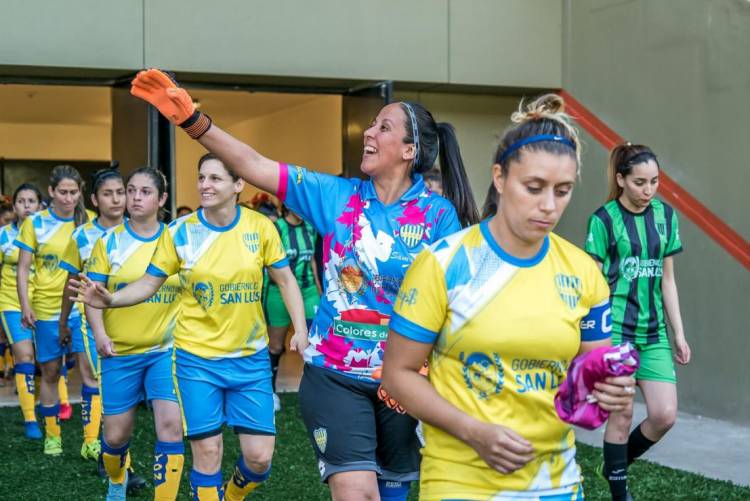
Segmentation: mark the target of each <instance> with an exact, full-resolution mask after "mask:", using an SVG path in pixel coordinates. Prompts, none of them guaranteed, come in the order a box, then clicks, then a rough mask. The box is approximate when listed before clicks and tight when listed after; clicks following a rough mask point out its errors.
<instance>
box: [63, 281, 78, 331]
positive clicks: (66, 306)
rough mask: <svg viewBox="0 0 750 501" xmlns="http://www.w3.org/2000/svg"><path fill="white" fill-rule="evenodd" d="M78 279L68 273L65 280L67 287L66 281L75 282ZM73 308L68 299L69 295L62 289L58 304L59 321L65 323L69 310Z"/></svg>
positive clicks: (71, 302)
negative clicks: (60, 299) (71, 280)
mask: <svg viewBox="0 0 750 501" xmlns="http://www.w3.org/2000/svg"><path fill="white" fill-rule="evenodd" d="M76 278H78V277H77V276H76V275H74V274H73V273H68V278H67V279H66V280H65V284H66V285H67V283H68V280H70V279H73V280H75V279H76ZM72 308H73V301H72V300H71V299H70V293H69V291H68V290H67V288H65V289H63V295H62V301H61V303H60V321H65V320H67V319H68V317H69V316H70V310H71V309H72Z"/></svg>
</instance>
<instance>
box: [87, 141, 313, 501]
mask: <svg viewBox="0 0 750 501" xmlns="http://www.w3.org/2000/svg"><path fill="white" fill-rule="evenodd" d="M199 169H200V170H199V175H198V190H199V192H200V199H201V208H200V209H199V210H198V211H196V212H194V213H192V214H190V215H188V216H185V217H183V218H181V219H178V220H176V221H174V222H173V223H172V224H171V225H170V227H169V230H168V231H164V232H162V234H161V236H160V238H159V241H158V243H157V249H156V251H155V253H154V257H153V258H152V259H151V264H150V265H149V267H148V269H147V272H146V275H145V276H144V277H143V278H141V279H139V280H136V281H135V282H133V283H131V284H130V285H128V286H127V287H124V288H123V289H121V290H117V291H116V292H115V291H114V290H106V289H104V288H103V287H101V285H92V284H91V283H90V282H88V281H87V279H85V278H84V285H83V286H81V285H80V284H75V283H74V284H73V285H74V286H76V287H78V290H79V291H80V294H81V296H82V299H83V300H84V301H86V302H87V303H88V304H91V305H93V306H95V307H106V308H113V307H121V306H130V305H133V304H137V303H140V302H141V301H144V300H148V301H154V300H155V299H154V298H157V297H158V293H157V294H156V296H154V293H155V292H156V291H157V289H158V288H159V287H160V286H161V285H162V284H163V283H164V281H165V280H166V279H167V277H168V276H170V275H174V274H179V277H180V284H181V286H182V289H181V293H180V296H179V301H180V309H179V313H178V315H177V324H176V327H175V330H174V339H175V354H174V374H175V383H176V391H177V395H178V398H179V399H180V406H181V410H182V416H183V422H184V425H185V434H186V435H187V437H188V439H190V443H191V447H192V451H193V469H192V471H191V473H190V484H191V487H192V490H193V496H194V498H195V499H201V500H203V499H209V500H216V499H222V476H221V469H220V468H221V457H222V450H223V443H222V435H221V431H222V427H223V425H224V423H228V424H229V425H230V426H233V427H234V430H235V432H236V433H238V434H239V438H240V447H241V449H242V456H241V457H240V458H239V459H238V460H237V464H236V467H235V470H234V474H233V475H232V477H231V479H230V481H229V482H228V484H227V486H226V490H225V491H224V493H223V496H224V497H223V499H227V500H238V499H244V497H245V496H246V495H247V494H248V493H249V492H250V491H252V490H253V489H255V488H256V487H257V486H258V485H259V484H260V483H261V482H263V481H264V480H266V479H267V478H268V476H269V475H270V473H271V458H272V455H273V448H274V435H275V426H274V411H273V391H272V389H271V371H270V370H269V360H268V350H267V346H268V335H267V333H266V325H265V320H264V318H263V310H262V304H261V297H260V296H261V289H262V286H263V284H262V281H263V280H262V277H263V268H264V267H268V270H269V274H270V276H271V277H272V278H273V280H274V281H275V282H276V283H277V284H278V285H279V288H280V290H281V294H282V297H283V298H284V301H285V303H286V306H287V309H288V311H289V312H290V314H291V317H292V323H293V324H294V328H295V332H296V334H295V336H294V337H293V338H292V349H293V350H295V351H296V350H298V348H299V347H302V346H304V344H305V341H306V339H307V328H306V326H305V311H304V305H303V303H302V295H301V293H300V291H299V287H298V286H297V282H296V280H295V278H294V275H293V274H292V272H291V270H290V269H289V266H288V261H287V259H286V256H285V254H284V249H283V247H282V246H281V241H280V240H279V235H278V232H277V231H276V229H275V228H274V226H273V224H272V223H271V221H269V220H268V218H266V217H265V216H262V215H261V214H258V213H257V212H255V211H252V210H250V209H246V208H244V207H240V206H238V205H237V197H238V195H239V194H240V193H241V192H242V189H243V188H244V182H243V181H242V180H241V179H240V178H239V177H237V176H236V175H235V174H234V173H233V172H232V171H230V170H229V169H228V168H227V167H226V166H225V165H224V164H223V163H222V162H221V161H220V160H218V159H216V158H215V157H212V156H210V155H206V156H204V157H202V158H201V160H200V163H199ZM152 296H153V297H152ZM148 298H151V299H148ZM102 379H103V381H106V375H105V373H104V371H103V373H102ZM106 399H107V391H106V389H105V390H104V404H105V409H104V411H105V415H106V413H107V407H106V404H107V400H106ZM105 425H106V422H105Z"/></svg>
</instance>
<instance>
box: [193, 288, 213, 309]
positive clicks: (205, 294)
mask: <svg viewBox="0 0 750 501" xmlns="http://www.w3.org/2000/svg"><path fill="white" fill-rule="evenodd" d="M193 297H194V298H195V300H196V301H198V305H200V307H201V308H202V309H203V311H208V309H209V308H210V307H211V306H212V305H213V304H214V286H213V285H211V284H210V283H207V282H198V283H196V284H195V285H194V286H193Z"/></svg>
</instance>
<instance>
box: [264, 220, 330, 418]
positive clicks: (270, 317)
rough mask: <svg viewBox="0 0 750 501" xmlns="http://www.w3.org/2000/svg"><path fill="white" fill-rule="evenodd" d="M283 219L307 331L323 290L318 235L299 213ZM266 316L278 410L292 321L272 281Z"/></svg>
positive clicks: (284, 240) (280, 226)
mask: <svg viewBox="0 0 750 501" xmlns="http://www.w3.org/2000/svg"><path fill="white" fill-rule="evenodd" d="M281 212H282V214H283V217H282V218H281V219H279V220H278V221H276V223H275V225H276V229H278V230H279V235H280V236H281V244H282V245H283V246H284V251H285V252H286V256H287V259H289V268H291V270H292V273H294V276H295V278H296V279H297V284H299V288H300V291H302V299H303V301H304V302H305V320H306V321H307V325H308V328H309V327H310V325H311V324H312V319H313V317H314V316H315V310H316V309H317V308H318V303H320V294H321V290H322V289H321V287H320V282H319V281H318V271H317V267H316V265H315V243H316V241H317V239H318V234H317V232H316V231H315V228H313V227H312V225H311V224H310V223H307V222H305V221H303V220H302V219H301V218H300V217H299V216H298V215H297V214H295V213H294V212H292V211H291V210H289V209H287V208H286V207H282V208H281ZM265 313H266V321H267V322H268V353H269V355H270V357H271V371H272V373H273V377H272V383H273V391H274V395H273V400H274V408H275V409H276V410H279V407H280V405H279V397H278V396H277V395H276V376H277V372H278V368H279V360H280V359H281V355H282V354H283V353H284V349H285V347H284V343H285V341H286V333H287V331H288V330H289V325H290V323H291V319H290V317H289V312H288V311H286V308H285V307H284V301H283V298H282V297H281V291H280V290H279V287H278V286H277V285H276V284H275V283H274V282H273V280H269V283H268V287H267V288H266V296H265Z"/></svg>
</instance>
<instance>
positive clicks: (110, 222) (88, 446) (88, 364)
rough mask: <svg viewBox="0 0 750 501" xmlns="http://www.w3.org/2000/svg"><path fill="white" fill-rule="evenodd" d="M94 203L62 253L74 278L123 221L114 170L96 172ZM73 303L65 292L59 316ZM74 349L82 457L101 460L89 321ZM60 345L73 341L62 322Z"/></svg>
mask: <svg viewBox="0 0 750 501" xmlns="http://www.w3.org/2000/svg"><path fill="white" fill-rule="evenodd" d="M91 203H92V204H93V205H94V207H96V208H97V212H98V216H97V217H96V218H94V219H93V220H92V221H89V222H88V223H86V224H83V225H81V226H79V227H78V228H76V229H75V231H74V232H73V236H72V238H71V240H70V242H69V243H68V246H67V248H66V249H65V253H64V254H63V257H62V261H61V262H60V267H61V268H63V269H64V270H66V271H67V272H68V278H75V277H76V276H77V275H78V274H79V273H81V272H82V271H83V270H84V269H85V268H86V263H87V262H88V260H89V256H90V255H91V251H92V250H93V248H94V243H96V241H97V240H98V239H99V237H100V236H102V234H103V233H104V231H105V230H106V229H107V228H111V227H113V226H116V225H118V224H120V223H122V218H123V214H124V213H125V186H124V185H123V181H122V176H121V175H120V173H119V172H118V171H117V170H115V169H103V170H100V171H98V172H97V173H95V174H94V178H93V183H92V187H91ZM72 305H73V303H72V301H71V300H70V298H69V297H68V294H63V297H62V306H61V308H60V316H61V317H62V318H68V315H69V314H70V310H71V307H72ZM73 334H74V335H73V337H72V350H71V351H72V352H73V353H75V354H76V355H77V358H76V362H77V364H78V369H79V371H80V374H81V380H82V381H81V382H82V387H81V421H82V422H83V444H82V445H81V456H82V457H83V458H84V459H92V460H94V461H96V460H98V458H99V454H100V453H101V443H100V441H99V428H100V425H101V416H102V403H101V398H100V395H99V382H98V373H99V357H98V356H97V354H96V343H95V341H94V334H93V332H92V331H91V326H90V325H89V324H88V323H86V329H85V333H84V332H83V329H80V330H78V331H76V332H75V333H73ZM59 337H60V344H61V345H67V344H69V343H71V332H70V329H69V328H68V326H67V325H66V324H65V323H60V325H59Z"/></svg>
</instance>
